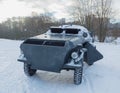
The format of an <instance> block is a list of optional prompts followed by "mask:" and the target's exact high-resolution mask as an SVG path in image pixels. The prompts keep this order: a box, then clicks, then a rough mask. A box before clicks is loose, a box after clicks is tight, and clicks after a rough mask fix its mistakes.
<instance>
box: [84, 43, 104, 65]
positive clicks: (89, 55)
mask: <svg viewBox="0 0 120 93" xmlns="http://www.w3.org/2000/svg"><path fill="white" fill-rule="evenodd" d="M84 47H85V48H86V49H87V52H86V53H85V54H84V61H85V62H86V63H87V64H88V65H92V64H93V63H94V62H96V61H98V60H100V59H102V58H103V55H102V54H101V53H100V52H99V51H98V50H97V49H96V47H94V46H93V45H91V44H90V43H88V42H86V43H85V44H84Z"/></svg>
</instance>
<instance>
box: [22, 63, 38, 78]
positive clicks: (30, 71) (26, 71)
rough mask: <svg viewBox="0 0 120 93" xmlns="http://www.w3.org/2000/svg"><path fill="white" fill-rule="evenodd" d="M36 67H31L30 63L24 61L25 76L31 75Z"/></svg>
mask: <svg viewBox="0 0 120 93" xmlns="http://www.w3.org/2000/svg"><path fill="white" fill-rule="evenodd" d="M36 71H37V70H36V69H31V67H30V65H29V64H27V63H24V73H25V74H26V75H27V76H33V75H34V74H35V73H36Z"/></svg>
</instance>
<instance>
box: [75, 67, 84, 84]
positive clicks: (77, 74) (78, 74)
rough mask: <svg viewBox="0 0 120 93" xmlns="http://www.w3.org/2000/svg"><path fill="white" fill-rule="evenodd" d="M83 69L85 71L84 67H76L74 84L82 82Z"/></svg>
mask: <svg viewBox="0 0 120 93" xmlns="http://www.w3.org/2000/svg"><path fill="white" fill-rule="evenodd" d="M82 71H83V68H82V67H80V68H75V70H74V84H75V85H79V84H81V83H82Z"/></svg>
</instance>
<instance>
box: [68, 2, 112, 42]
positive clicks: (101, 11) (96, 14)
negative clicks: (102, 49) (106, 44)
mask: <svg viewBox="0 0 120 93" xmlns="http://www.w3.org/2000/svg"><path fill="white" fill-rule="evenodd" d="M73 2H74V4H73V6H71V11H70V14H71V15H72V16H73V18H74V19H75V20H77V21H78V22H79V24H80V25H84V26H86V27H87V28H88V30H96V31H97V32H96V34H97V36H98V38H99V41H100V42H103V41H104V39H105V37H106V32H107V26H108V23H109V18H110V17H111V14H112V8H111V2H112V0H73ZM96 28H97V29H96Z"/></svg>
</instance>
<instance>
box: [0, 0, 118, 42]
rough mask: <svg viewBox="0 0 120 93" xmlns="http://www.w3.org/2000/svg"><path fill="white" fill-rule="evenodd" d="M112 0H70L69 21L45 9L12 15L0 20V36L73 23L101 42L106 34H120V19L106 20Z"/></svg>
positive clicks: (13, 36)
mask: <svg viewBox="0 0 120 93" xmlns="http://www.w3.org/2000/svg"><path fill="white" fill-rule="evenodd" d="M111 4H112V0H97V1H96V0H89V1H88V0H74V4H73V6H71V7H70V8H69V10H68V13H69V14H70V17H71V18H72V21H71V22H67V21H66V19H65V18H62V19H60V20H57V19H56V18H54V17H53V16H50V15H48V14H49V13H44V14H39V15H33V16H28V17H13V18H8V19H7V20H6V21H4V22H2V23H0V38H7V39H16V40H22V39H26V38H28V37H32V36H35V35H39V34H42V33H44V32H46V31H47V30H48V29H49V27H50V26H59V25H65V24H70V25H71V24H77V25H82V26H85V27H86V28H87V29H88V30H89V31H92V32H93V33H94V35H95V36H97V37H98V40H99V41H100V42H104V40H105V38H106V37H114V38H117V37H120V23H115V24H112V23H110V20H111V18H113V17H114V15H113V14H115V13H114V12H113V11H112V8H111Z"/></svg>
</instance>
